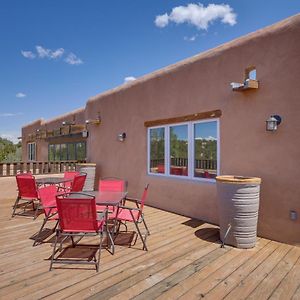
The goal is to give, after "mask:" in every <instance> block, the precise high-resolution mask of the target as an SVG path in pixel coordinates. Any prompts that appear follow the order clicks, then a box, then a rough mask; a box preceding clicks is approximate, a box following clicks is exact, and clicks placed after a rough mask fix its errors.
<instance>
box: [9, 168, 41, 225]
mask: <svg viewBox="0 0 300 300" xmlns="http://www.w3.org/2000/svg"><path fill="white" fill-rule="evenodd" d="M16 180H17V186H18V196H17V199H16V201H15V204H14V206H13V212H12V215H11V216H12V217H14V216H15V215H23V216H24V215H26V214H25V210H26V208H27V206H28V205H30V204H31V205H32V209H33V210H35V213H34V219H36V217H37V213H38V209H39V202H40V197H39V193H38V188H37V185H36V181H35V177H34V176H32V175H31V174H28V173H27V174H26V173H22V174H17V175H16ZM35 202H37V206H36V208H35ZM20 206H21V207H23V212H22V213H21V212H17V213H16V210H17V208H18V207H20Z"/></svg>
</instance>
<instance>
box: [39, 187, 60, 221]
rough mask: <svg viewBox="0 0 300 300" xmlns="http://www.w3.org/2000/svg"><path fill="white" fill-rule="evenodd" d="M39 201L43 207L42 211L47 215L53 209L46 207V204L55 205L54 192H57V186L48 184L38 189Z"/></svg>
mask: <svg viewBox="0 0 300 300" xmlns="http://www.w3.org/2000/svg"><path fill="white" fill-rule="evenodd" d="M39 194H40V199H41V203H42V205H43V208H44V212H45V214H46V215H49V212H50V211H52V210H53V209H51V208H47V206H54V205H56V194H57V187H56V186H55V185H49V186H46V187H42V188H40V189H39Z"/></svg>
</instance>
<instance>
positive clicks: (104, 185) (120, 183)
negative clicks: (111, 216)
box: [96, 177, 127, 212]
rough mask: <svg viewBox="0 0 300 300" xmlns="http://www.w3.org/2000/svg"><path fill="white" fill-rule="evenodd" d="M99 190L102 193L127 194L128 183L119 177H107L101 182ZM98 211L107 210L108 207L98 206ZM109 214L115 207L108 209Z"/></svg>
mask: <svg viewBox="0 0 300 300" xmlns="http://www.w3.org/2000/svg"><path fill="white" fill-rule="evenodd" d="M98 190H99V191H102V192H126V190H127V181H125V180H123V179H120V178H117V177H105V178H103V179H100V180H99V186H98ZM96 207H97V210H98V211H102V210H105V209H106V206H102V205H97V206H96ZM107 209H108V211H109V212H112V211H114V207H113V206H109V207H107Z"/></svg>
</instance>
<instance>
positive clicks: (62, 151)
mask: <svg viewBox="0 0 300 300" xmlns="http://www.w3.org/2000/svg"><path fill="white" fill-rule="evenodd" d="M67 154H68V153H67V145H66V144H61V145H60V160H67V159H68V155H67Z"/></svg>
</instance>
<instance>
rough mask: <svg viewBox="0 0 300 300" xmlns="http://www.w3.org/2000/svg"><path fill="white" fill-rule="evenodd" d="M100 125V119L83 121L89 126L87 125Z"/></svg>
mask: <svg viewBox="0 0 300 300" xmlns="http://www.w3.org/2000/svg"><path fill="white" fill-rule="evenodd" d="M100 123H101V119H100V118H98V119H95V120H90V119H88V120H85V124H86V125H89V124H93V125H100Z"/></svg>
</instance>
